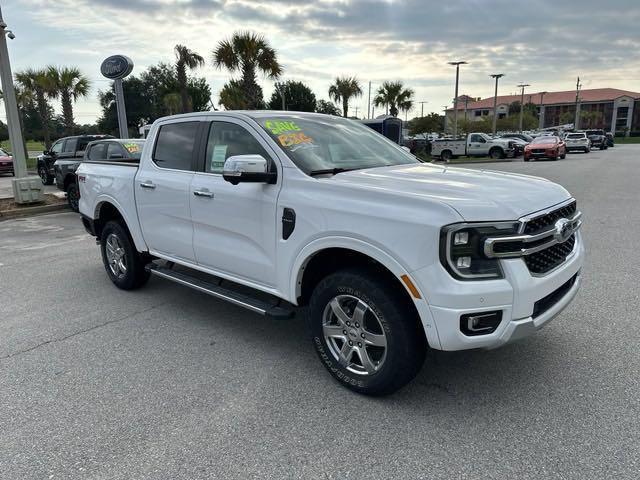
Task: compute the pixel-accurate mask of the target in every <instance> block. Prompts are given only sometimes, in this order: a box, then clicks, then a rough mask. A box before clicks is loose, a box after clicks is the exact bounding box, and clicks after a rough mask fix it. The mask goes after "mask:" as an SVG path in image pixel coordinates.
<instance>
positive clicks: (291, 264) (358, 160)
mask: <svg viewBox="0 0 640 480" xmlns="http://www.w3.org/2000/svg"><path fill="white" fill-rule="evenodd" d="M77 177H78V182H79V186H80V203H79V205H80V212H81V214H82V221H83V223H84V225H85V227H86V229H87V230H88V231H89V232H90V233H91V234H92V235H95V236H96V237H97V238H98V241H99V244H100V249H101V253H102V261H103V263H104V266H105V269H106V272H107V274H108V276H109V278H110V279H111V281H112V282H113V283H114V284H115V285H116V286H117V287H119V288H122V289H134V288H137V287H141V286H142V285H144V284H145V282H146V281H147V279H148V278H149V276H150V275H155V276H157V277H160V278H162V279H166V280H169V281H173V282H176V283H178V284H180V285H183V286H188V287H192V288H195V289H197V290H199V291H201V292H203V293H207V294H210V295H212V296H214V297H217V298H219V299H223V300H226V301H229V302H232V303H234V304H235V305H238V306H240V307H244V308H247V309H249V310H251V311H253V312H256V313H258V314H262V315H267V316H270V317H276V318H282V317H290V316H292V315H294V313H295V312H296V311H297V309H298V308H299V307H303V306H304V307H307V308H306V310H303V311H304V312H306V316H307V318H308V325H309V329H310V332H311V337H312V344H313V346H314V348H315V350H316V351H317V353H318V355H319V357H320V360H321V362H322V363H323V364H324V365H325V367H326V368H327V370H328V371H329V372H330V373H331V374H332V375H333V376H334V377H335V378H336V379H337V380H338V381H339V382H341V383H342V384H343V385H345V386H347V387H349V388H351V389H353V390H355V391H358V392H361V393H366V394H372V395H381V394H386V393H390V392H393V391H395V390H397V389H398V388H400V387H401V386H403V385H404V384H406V383H407V382H409V381H410V380H411V379H412V378H413V377H414V376H415V375H416V374H417V373H418V371H419V370H420V368H421V365H422V363H423V360H424V358H425V353H426V351H427V350H428V348H433V349H437V350H464V349H472V348H494V347H498V346H500V345H504V344H506V343H508V342H510V341H513V340H516V339H520V338H522V337H525V336H527V335H530V334H532V333H534V332H535V331H536V330H537V329H539V328H540V327H542V326H543V325H545V324H546V323H547V322H548V321H549V320H551V319H552V318H553V317H555V316H556V315H557V314H558V313H560V311H562V310H563V309H564V308H565V307H566V306H567V305H568V304H569V302H571V300H572V299H573V297H574V295H575V294H576V292H577V290H578V287H579V285H580V269H581V267H582V263H583V256H584V248H583V244H582V239H581V233H580V230H579V228H580V222H581V220H580V212H579V211H578V209H577V208H576V201H575V200H574V199H573V198H572V197H571V195H570V194H569V193H568V192H567V191H566V190H565V189H564V188H562V187H561V186H559V185H557V184H555V183H552V182H550V181H547V180H545V179H542V178H535V177H529V176H524V175H514V174H507V173H497V172H488V171H475V170H466V169H456V168H446V167H443V166H435V165H430V164H423V163H421V162H419V161H418V160H417V159H416V158H415V157H413V156H412V155H410V154H409V153H407V152H406V151H404V150H403V149H402V148H401V147H399V146H398V145H395V144H394V143H392V142H391V141H389V140H387V139H386V138H384V137H383V136H381V135H379V134H378V133H376V132H374V131H373V130H371V129H370V128H368V127H366V126H364V125H362V124H360V123H358V122H355V121H351V120H347V119H343V118H339V117H334V116H326V115H320V114H309V113H295V112H270V111H255V112H253V111H247V112H211V113H193V114H187V115H178V116H173V117H167V118H162V119H160V120H157V121H156V122H155V123H154V124H153V126H152V128H151V130H150V132H149V136H148V139H147V141H146V143H145V145H144V148H143V151H142V156H141V159H140V163H139V164H138V163H130V164H127V163H124V162H116V163H109V162H91V161H85V162H83V163H82V164H81V166H80V167H79V168H78V170H77ZM289 321H291V320H289ZM274 348H279V345H278V343H277V342H275V341H274ZM285 354H286V353H285V352H283V355H285Z"/></svg>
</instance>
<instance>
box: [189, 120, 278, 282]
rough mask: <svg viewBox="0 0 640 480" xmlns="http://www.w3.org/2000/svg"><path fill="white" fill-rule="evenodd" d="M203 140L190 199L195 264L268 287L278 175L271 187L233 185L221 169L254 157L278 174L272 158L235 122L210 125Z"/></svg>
mask: <svg viewBox="0 0 640 480" xmlns="http://www.w3.org/2000/svg"><path fill="white" fill-rule="evenodd" d="M204 134H205V135H204V141H203V148H202V153H201V164H200V165H201V167H200V171H199V172H197V173H196V174H195V175H194V178H193V182H192V187H191V195H190V196H189V201H190V203H191V217H192V219H193V229H194V230H193V248H194V251H195V255H196V260H197V262H198V264H199V265H201V266H203V267H206V268H208V269H210V270H213V271H215V273H217V274H219V275H221V276H225V275H226V276H229V277H233V278H241V279H243V280H244V281H245V282H248V283H251V284H258V285H260V286H266V287H273V286H275V281H276V275H275V260H276V258H275V250H276V242H277V238H276V235H277V230H276V204H277V199H278V192H279V191H280V186H281V185H282V175H281V173H279V174H278V180H277V182H276V184H273V185H270V184H264V183H239V184H238V185H232V184H231V183H229V182H227V181H225V180H224V178H223V177H222V169H223V166H224V162H225V160H226V159H227V158H229V157H231V156H234V155H248V154H259V155H262V156H263V157H264V158H265V159H266V160H267V161H269V162H270V168H271V169H275V170H276V171H277V170H278V164H277V163H276V162H277V157H276V154H275V152H274V151H273V150H272V148H271V146H270V145H269V143H268V142H267V141H266V140H265V139H264V138H262V137H261V136H260V135H259V134H258V132H257V131H256V130H255V129H254V127H253V126H251V125H249V124H247V123H246V122H244V121H242V120H240V119H235V118H228V117H220V118H219V119H215V120H214V121H212V122H211V123H210V124H209V125H208V126H207V128H206V129H205V132H204ZM202 157H204V158H202Z"/></svg>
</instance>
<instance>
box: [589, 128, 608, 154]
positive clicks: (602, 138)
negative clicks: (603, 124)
mask: <svg viewBox="0 0 640 480" xmlns="http://www.w3.org/2000/svg"><path fill="white" fill-rule="evenodd" d="M584 133H586V134H587V138H588V139H589V140H591V148H599V149H600V150H606V149H607V148H609V143H608V142H607V136H606V134H605V133H604V130H598V129H596V130H585V132H584Z"/></svg>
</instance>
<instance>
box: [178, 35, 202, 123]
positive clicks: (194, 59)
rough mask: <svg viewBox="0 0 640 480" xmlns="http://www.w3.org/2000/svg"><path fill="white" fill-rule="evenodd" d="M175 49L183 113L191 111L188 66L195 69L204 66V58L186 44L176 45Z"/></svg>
mask: <svg viewBox="0 0 640 480" xmlns="http://www.w3.org/2000/svg"><path fill="white" fill-rule="evenodd" d="M173 51H174V52H175V54H176V74H177V76H178V86H179V88H180V99H181V102H182V113H187V112H190V111H191V105H190V104H189V93H188V91H187V68H188V69H189V70H194V69H196V68H198V67H202V66H204V58H202V57H201V56H200V55H198V54H197V53H196V52H194V51H192V50H189V49H188V48H187V47H185V46H184V45H176V46H175V48H174V49H173Z"/></svg>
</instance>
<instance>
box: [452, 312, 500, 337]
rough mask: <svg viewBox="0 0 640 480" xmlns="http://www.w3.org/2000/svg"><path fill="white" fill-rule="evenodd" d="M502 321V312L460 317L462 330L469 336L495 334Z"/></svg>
mask: <svg viewBox="0 0 640 480" xmlns="http://www.w3.org/2000/svg"><path fill="white" fill-rule="evenodd" d="M501 321H502V310H496V311H493V312H477V313H467V314H465V315H462V316H461V317H460V330H461V331H462V333H464V334H465V335H467V336H476V335H487V334H489V333H493V332H495V331H496V329H497V328H498V325H500V322H501Z"/></svg>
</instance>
